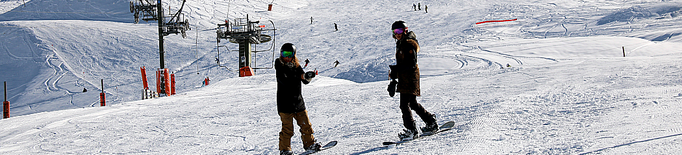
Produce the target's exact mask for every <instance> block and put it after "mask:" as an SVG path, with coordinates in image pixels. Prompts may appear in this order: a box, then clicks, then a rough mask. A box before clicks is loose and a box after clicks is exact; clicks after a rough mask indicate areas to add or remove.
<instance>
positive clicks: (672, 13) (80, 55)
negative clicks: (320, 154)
mask: <svg viewBox="0 0 682 155" xmlns="http://www.w3.org/2000/svg"><path fill="white" fill-rule="evenodd" d="M273 2H274V3H273ZM18 3H19V1H16V0H5V1H0V4H2V5H1V6H0V12H1V13H3V14H1V15H0V34H2V37H0V40H2V42H0V46H1V47H2V48H0V50H4V51H5V52H0V54H2V55H0V56H2V59H0V60H2V61H0V67H1V68H2V71H0V72H2V73H1V75H0V77H1V78H3V79H4V78H6V79H10V80H8V81H10V82H9V83H10V88H9V89H10V92H9V96H10V98H9V99H10V100H12V103H13V105H12V108H13V111H12V114H13V115H12V118H10V119H3V120H0V124H2V126H5V127H6V128H5V129H3V130H2V131H0V154H46V153H47V154H132V153H142V154H184V153H191V154H276V153H278V148H277V147H278V146H277V142H278V137H277V133H278V132H279V130H280V126H279V124H280V123H281V122H280V120H279V117H278V115H277V113H276V99H275V94H276V93H275V92H276V89H277V87H276V79H275V77H274V76H273V74H274V70H257V71H256V75H255V76H253V77H247V78H237V75H236V74H237V73H235V72H233V71H228V70H226V69H224V68H221V67H218V66H216V64H215V58H216V57H217V54H216V53H217V50H216V45H220V46H223V45H224V46H226V48H227V49H237V46H236V45H235V44H231V43H227V41H224V40H223V41H221V43H219V44H217V43H216V41H215V31H213V29H214V28H215V27H216V23H222V22H224V21H223V20H224V19H225V18H227V17H229V18H230V19H234V18H235V17H245V16H246V15H247V14H248V15H249V17H250V18H251V19H253V20H260V21H267V20H273V21H274V22H275V23H276V24H277V25H276V26H277V29H278V31H277V36H276V38H277V43H276V46H279V45H281V44H283V43H285V42H292V43H294V44H296V46H297V47H298V50H299V51H300V52H299V54H298V57H299V59H301V60H305V59H310V60H311V64H310V65H309V66H308V67H307V68H306V70H313V69H317V70H318V71H320V75H319V76H318V77H316V78H315V79H314V80H313V82H311V84H309V85H305V86H303V96H304V99H305V102H306V106H307V108H308V111H309V115H310V119H311V122H312V124H313V129H314V130H315V137H316V139H318V141H320V142H327V141H331V140H337V141H339V145H337V146H336V147H334V148H332V149H330V150H327V151H325V152H324V153H328V154H601V153H604V154H673V153H675V152H680V151H682V150H681V149H680V147H679V146H680V144H682V135H681V134H682V128H680V125H682V121H680V120H681V118H682V116H680V113H679V109H680V108H682V107H681V106H680V104H679V103H680V102H681V100H680V99H681V98H680V96H682V88H680V86H679V85H680V83H682V80H679V77H681V76H682V63H680V61H679V60H680V59H681V58H682V54H681V53H680V52H679V49H680V48H682V45H681V44H680V42H682V36H680V35H679V34H682V33H680V32H681V31H682V26H680V25H682V24H680V23H682V22H681V21H682V18H681V17H682V13H680V11H679V10H680V9H679V8H682V2H680V1H675V0H671V1H653V0H645V1H640V0H638V1H634V0H625V1H580V2H577V1H543V0H536V1H532V2H527V1H516V0H510V1H504V0H484V1H446V0H435V1H428V2H422V4H425V5H428V6H429V11H430V12H429V13H428V14H427V13H424V12H421V11H418V12H415V11H412V10H411V9H412V8H411V5H409V4H408V3H405V4H404V5H398V4H396V3H395V2H393V1H389V0H376V1H326V0H322V1H307V0H285V1H272V2H271V1H262V0H249V1H215V0H198V1H188V2H187V4H186V6H185V8H184V9H185V15H186V17H187V18H188V19H189V21H190V23H191V24H192V25H191V27H192V28H193V29H197V30H198V31H196V30H195V31H188V34H187V36H188V38H186V39H182V38H181V37H180V36H178V35H169V36H167V37H165V40H166V42H165V46H166V47H165V48H166V51H165V52H166V55H165V58H166V62H165V64H166V65H167V68H170V69H172V71H173V72H175V73H176V78H177V79H178V83H176V84H177V86H178V90H177V92H178V95H176V96H171V97H163V98H158V99H152V100H143V101H138V100H139V98H140V94H139V93H140V90H141V88H142V86H141V82H140V70H139V68H140V67H142V66H146V67H147V76H148V78H151V79H152V80H149V83H150V85H152V86H151V87H152V89H153V87H155V86H154V84H153V83H154V80H153V79H154V76H155V74H154V70H155V69H154V68H155V67H154V66H157V65H158V64H159V62H158V47H157V46H158V40H157V39H158V38H157V37H158V34H157V29H156V25H155V22H149V23H145V22H141V23H140V24H132V21H133V18H132V14H129V12H128V11H129V10H128V4H129V3H128V1H125V0H103V1H88V0H83V1H73V0H31V1H26V5H25V6H19V5H17V4H18ZM163 3H164V8H167V7H168V6H170V9H171V10H172V11H173V10H177V9H179V5H180V4H181V3H182V1H180V0H165V1H164V2H163ZM270 3H273V4H274V7H273V11H271V12H268V11H265V9H267V4H270ZM5 4H9V5H5ZM228 6H229V7H228ZM676 9H677V10H676ZM228 12H229V14H228ZM311 16H312V17H314V22H313V23H312V24H311V23H310V17H311ZM511 18H517V19H518V20H517V21H513V22H505V23H489V24H480V25H476V24H473V23H476V22H477V21H484V20H498V19H511ZM395 20H405V21H407V23H408V27H409V28H410V30H412V31H415V32H416V33H417V38H418V39H419V42H420V45H421V51H420V53H419V55H418V56H419V66H420V71H421V77H422V79H421V91H422V94H423V96H421V97H419V98H417V100H418V102H419V103H422V104H423V106H424V107H425V108H426V109H427V110H429V111H430V112H432V113H434V114H436V116H437V118H438V121H439V122H440V123H442V122H447V121H451V120H452V121H455V122H456V126H455V128H454V129H453V130H451V131H448V132H445V133H442V134H439V135H435V136H430V137H426V138H424V139H421V140H417V141H414V142H410V143H408V144H404V145H399V146H382V145H381V144H380V142H383V141H394V140H396V139H397V136H396V134H397V133H398V132H399V131H400V130H401V129H402V128H403V127H402V119H401V115H400V109H399V107H398V103H399V99H398V97H395V98H391V97H388V95H387V94H386V93H387V92H386V90H385V88H386V85H387V84H388V80H387V77H386V75H387V74H388V67H387V66H388V65H389V64H392V63H395V60H394V58H393V57H394V53H395V44H394V40H393V39H392V38H391V36H390V35H391V32H390V30H389V26H390V24H391V23H392V22H393V21H395ZM334 23H337V24H338V25H339V28H340V29H339V31H334V29H333V24H334ZM268 26H269V25H268ZM195 33H199V34H198V38H193V37H197V34H195ZM6 34H10V35H6ZM196 40H198V41H199V43H196ZM14 45H16V47H15V46H14ZM197 46H198V47H197ZM263 47H267V45H266V46H261V45H259V46H258V47H256V48H257V49H262V48H263ZM621 48H625V49H626V54H627V57H622V53H621V52H622V51H621ZM195 51H198V52H195ZM223 51H224V48H221V55H220V57H219V59H220V60H221V63H222V64H224V65H227V67H228V68H232V69H235V68H237V67H236V66H237V65H236V63H234V62H237V60H238V58H237V53H236V52H230V51H228V52H225V53H222V52H223ZM269 56H270V55H268V54H265V55H258V56H257V57H258V58H257V59H258V64H261V65H262V64H269V63H268V61H269V59H266V58H269ZM336 60H338V61H340V62H341V63H340V64H339V66H337V67H334V66H333V63H332V62H334V61H336ZM5 62H7V63H5ZM13 64H16V65H13ZM507 65H509V66H511V67H508V66H507ZM22 66H25V67H26V68H28V69H27V70H30V71H25V69H21V67H22ZM197 73H198V74H197ZM24 74H25V75H24ZM205 77H210V78H211V80H212V81H211V85H208V86H204V87H201V88H195V86H197V85H200V84H201V81H202V80H203V79H204V78H205ZM17 79H20V80H17ZM100 79H104V80H105V84H104V86H105V88H104V92H106V95H107V104H108V106H107V107H93V106H95V105H97V104H96V103H97V102H98V101H99V98H98V93H99V92H100V91H101V88H100V84H99V82H98V81H99V80H100ZM12 81H21V83H13V82H12ZM82 88H87V89H88V90H89V91H88V92H87V93H83V92H81V90H82ZM415 119H416V120H417V122H418V125H419V126H423V125H424V124H423V122H422V121H420V120H419V118H415ZM254 129H257V130H254ZM298 135H300V133H296V135H294V137H292V148H294V151H295V152H300V151H302V150H303V149H302V142H301V141H300V139H299V136H298Z"/></svg>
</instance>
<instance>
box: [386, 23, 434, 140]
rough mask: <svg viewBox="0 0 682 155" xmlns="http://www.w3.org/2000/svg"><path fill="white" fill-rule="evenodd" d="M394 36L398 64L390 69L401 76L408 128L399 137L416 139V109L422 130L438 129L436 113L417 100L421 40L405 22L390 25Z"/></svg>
mask: <svg viewBox="0 0 682 155" xmlns="http://www.w3.org/2000/svg"><path fill="white" fill-rule="evenodd" d="M391 28H392V29H393V38H394V39H396V54H395V57H396V65H395V66H394V67H392V68H391V71H390V72H389V75H388V76H389V78H391V79H396V78H397V79H398V86H397V89H398V92H400V111H401V112H402V113H403V123H404V126H405V128H406V129H404V132H403V133H400V134H399V135H398V136H399V137H400V139H402V140H406V139H413V138H416V137H417V136H418V135H419V134H418V133H419V132H418V131H417V126H416V124H415V122H414V119H413V118H412V111H411V110H414V111H415V112H416V113H417V115H419V117H421V119H422V120H423V121H424V122H425V123H426V127H423V128H422V129H421V130H422V132H433V131H437V130H438V124H437V123H436V117H435V115H433V114H431V113H429V112H428V111H426V109H424V107H422V105H421V104H419V103H417V96H421V93H420V88H419V66H418V65H417V52H419V43H418V42H417V39H416V35H415V34H414V32H412V31H408V30H407V26H406V25H405V22H404V21H396V22H394V23H393V25H391Z"/></svg>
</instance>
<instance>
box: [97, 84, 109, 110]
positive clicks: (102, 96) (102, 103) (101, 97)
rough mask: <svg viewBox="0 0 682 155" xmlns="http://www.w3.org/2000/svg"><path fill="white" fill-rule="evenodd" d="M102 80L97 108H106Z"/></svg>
mask: <svg viewBox="0 0 682 155" xmlns="http://www.w3.org/2000/svg"><path fill="white" fill-rule="evenodd" d="M101 80H102V92H101V93H99V106H106V105H107V103H106V96H105V95H104V79H101Z"/></svg>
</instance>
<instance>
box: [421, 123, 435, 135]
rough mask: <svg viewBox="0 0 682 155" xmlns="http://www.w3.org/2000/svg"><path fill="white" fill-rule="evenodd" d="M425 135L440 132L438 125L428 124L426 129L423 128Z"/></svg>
mask: <svg viewBox="0 0 682 155" xmlns="http://www.w3.org/2000/svg"><path fill="white" fill-rule="evenodd" d="M422 132H423V133H435V132H438V123H435V122H433V123H427V124H426V126H425V127H422Z"/></svg>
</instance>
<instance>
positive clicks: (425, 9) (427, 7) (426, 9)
mask: <svg viewBox="0 0 682 155" xmlns="http://www.w3.org/2000/svg"><path fill="white" fill-rule="evenodd" d="M424 11H426V13H429V6H427V5H426V4H424Z"/></svg>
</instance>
